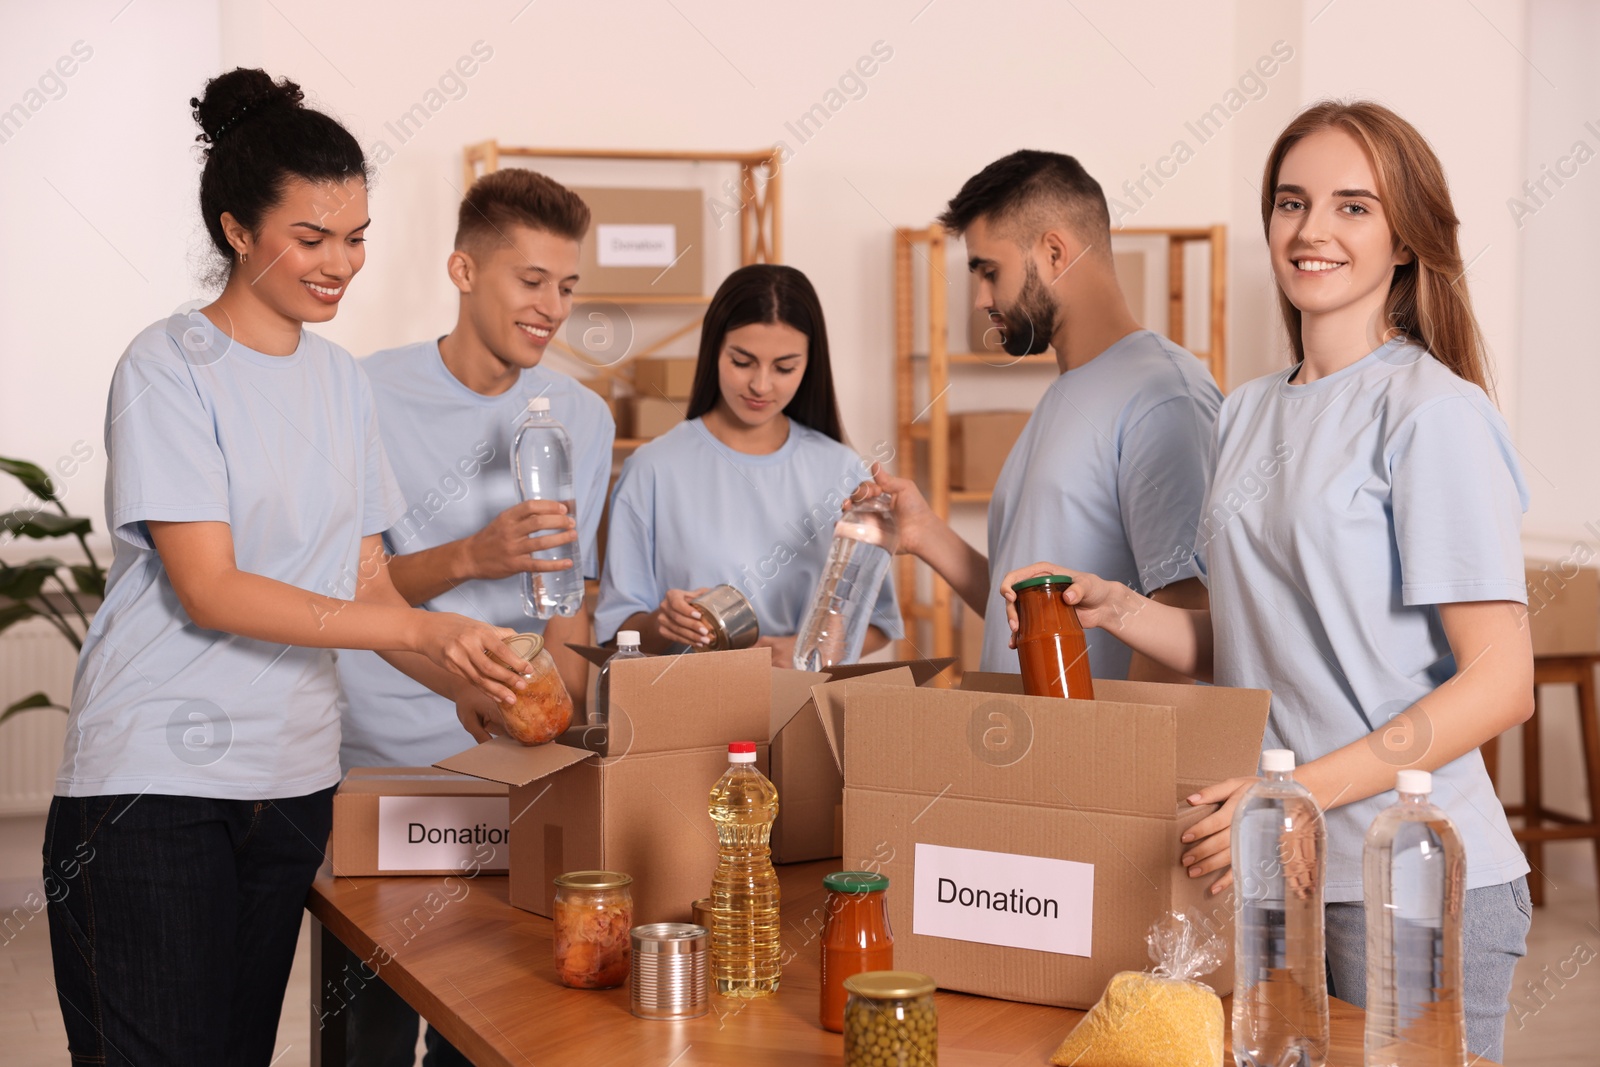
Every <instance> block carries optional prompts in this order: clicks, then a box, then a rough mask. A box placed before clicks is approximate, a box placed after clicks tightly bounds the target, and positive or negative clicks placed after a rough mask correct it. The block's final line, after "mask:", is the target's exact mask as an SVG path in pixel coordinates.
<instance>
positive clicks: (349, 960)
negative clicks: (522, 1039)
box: [344, 950, 472, 1067]
mask: <svg viewBox="0 0 1600 1067" xmlns="http://www.w3.org/2000/svg"><path fill="white" fill-rule="evenodd" d="M375 969H377V970H378V972H379V973H378V977H377V978H375V979H374V980H372V981H370V982H367V983H366V984H365V985H363V986H362V987H361V988H360V989H359V990H357V991H356V993H355V994H354V995H353V996H350V997H349V999H348V1000H347V1001H346V1002H345V1007H344V1010H345V1012H346V1015H345V1019H346V1022H345V1050H346V1052H345V1054H346V1055H347V1056H348V1057H349V1059H348V1063H349V1067H412V1065H413V1064H415V1063H416V1062H417V1022H418V1021H419V1019H420V1016H418V1015H417V1013H416V1011H415V1010H414V1009H413V1008H412V1007H411V1005H409V1004H407V1003H406V1002H405V1000H404V999H402V998H401V996H400V994H399V993H396V992H395V991H394V990H392V989H390V988H389V987H388V986H387V985H385V984H384V982H383V974H382V970H381V968H373V967H371V966H369V965H368V964H367V963H366V962H365V961H363V960H362V959H361V957H360V956H357V955H356V954H355V953H354V952H350V951H348V950H346V952H345V971H344V973H345V974H355V975H361V976H362V977H365V976H366V975H369V974H371V973H372V972H373V970H375ZM423 1042H424V1044H425V1047H426V1048H427V1053H426V1055H424V1056H423V1057H422V1067H472V1061H471V1060H469V1059H467V1058H466V1057H465V1056H463V1055H462V1054H461V1053H460V1052H459V1051H457V1050H456V1047H455V1046H454V1045H452V1044H451V1043H450V1042H448V1041H446V1040H445V1039H444V1038H443V1037H441V1036H440V1035H439V1031H437V1030H435V1029H434V1028H433V1027H431V1026H430V1027H428V1033H427V1035H426V1036H425V1037H424V1038H423Z"/></svg>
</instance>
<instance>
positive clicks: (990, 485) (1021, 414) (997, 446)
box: [950, 411, 1031, 492]
mask: <svg viewBox="0 0 1600 1067" xmlns="http://www.w3.org/2000/svg"><path fill="white" fill-rule="evenodd" d="M1030 414H1031V412H1027V411H963V412H958V413H955V414H953V415H951V416H950V488H951V489H963V490H967V491H969V492H973V491H975V492H988V491H991V490H993V489H994V483H995V482H996V481H997V480H998V479H999V477H1000V468H1001V467H1003V466H1005V462H1006V457H1007V456H1009V455H1010V454H1011V446H1013V445H1015V444H1016V443H1017V438H1018V437H1021V436H1022V428H1023V427H1024V426H1026V425H1027V424H1028V416H1029V415H1030Z"/></svg>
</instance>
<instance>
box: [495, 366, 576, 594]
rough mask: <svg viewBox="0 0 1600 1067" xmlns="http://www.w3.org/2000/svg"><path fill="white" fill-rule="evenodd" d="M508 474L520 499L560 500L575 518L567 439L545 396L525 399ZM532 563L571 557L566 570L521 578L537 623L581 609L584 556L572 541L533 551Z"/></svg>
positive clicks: (565, 431) (570, 452) (568, 442)
mask: <svg viewBox="0 0 1600 1067" xmlns="http://www.w3.org/2000/svg"><path fill="white" fill-rule="evenodd" d="M511 470H512V473H514V474H515V475H516V478H517V491H518V492H520V493H521V494H522V499H523V500H559V501H560V502H561V503H563V504H565V505H566V506H567V514H568V515H569V516H571V517H572V518H573V519H576V518H577V517H578V506H577V494H576V493H575V492H574V491H573V488H572V486H573V481H572V438H571V437H570V436H569V435H568V434H567V428H566V427H565V426H563V425H561V423H560V422H558V421H556V418H555V416H553V415H551V414H550V398H549V397H544V396H536V397H534V398H533V399H531V400H529V401H528V413H527V414H526V415H524V416H523V419H522V422H521V423H520V424H519V425H518V426H517V433H516V436H515V437H513V438H512V442H511ZM533 558H534V559H542V560H562V559H570V560H571V561H572V566H571V567H569V568H567V569H566V570H558V571H544V572H541V573H528V574H524V575H523V576H522V610H523V611H524V612H526V613H527V614H529V615H531V616H533V617H534V618H536V619H551V618H554V617H555V616H557V615H575V614H577V611H578V609H579V608H580V607H582V606H583V558H582V553H581V552H580V551H579V549H578V542H577V541H570V542H568V543H567V544H564V545H557V546H556V547H555V548H545V549H541V550H539V551H538V552H535V553H533Z"/></svg>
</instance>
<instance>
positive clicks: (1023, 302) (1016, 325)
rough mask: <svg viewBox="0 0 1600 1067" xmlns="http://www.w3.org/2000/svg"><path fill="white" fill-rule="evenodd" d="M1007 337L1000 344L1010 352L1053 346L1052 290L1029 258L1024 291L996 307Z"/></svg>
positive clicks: (1036, 351) (1016, 353)
mask: <svg viewBox="0 0 1600 1067" xmlns="http://www.w3.org/2000/svg"><path fill="white" fill-rule="evenodd" d="M995 313H996V314H998V315H999V316H1000V319H1001V326H1000V328H1001V330H1002V332H1003V336H1004V338H1005V340H1004V341H1003V342H1002V345H1001V347H1003V348H1004V349H1005V350H1006V354H1007V355H1009V356H1036V355H1038V354H1039V353H1040V352H1043V351H1044V350H1045V349H1047V348H1049V347H1050V339H1051V338H1052V337H1054V336H1055V333H1056V304H1055V301H1054V300H1052V299H1051V298H1050V290H1049V289H1048V288H1047V287H1046V286H1045V284H1044V281H1043V279H1041V278H1040V277H1039V271H1038V268H1036V267H1035V266H1034V265H1033V262H1032V261H1031V260H1030V261H1028V263H1027V273H1026V274H1025V275H1024V276H1023V281H1022V291H1021V292H1020V293H1018V294H1017V299H1016V302H1015V303H1013V304H1012V305H1011V306H1010V307H1008V308H1002V307H996V308H995Z"/></svg>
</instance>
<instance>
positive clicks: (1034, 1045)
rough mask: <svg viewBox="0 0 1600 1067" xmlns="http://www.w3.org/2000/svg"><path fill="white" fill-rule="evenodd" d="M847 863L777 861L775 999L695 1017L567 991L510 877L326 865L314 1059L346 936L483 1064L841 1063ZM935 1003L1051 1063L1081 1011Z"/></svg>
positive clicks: (1000, 1056)
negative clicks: (827, 910) (839, 984)
mask: <svg viewBox="0 0 1600 1067" xmlns="http://www.w3.org/2000/svg"><path fill="white" fill-rule="evenodd" d="M837 866H838V863H837V861H823V862H820V863H806V864H795V865H791V866H786V867H780V868H779V869H778V870H779V878H780V881H781V883H782V886H783V916H784V934H783V936H784V944H785V946H786V947H787V948H789V949H791V950H793V952H794V954H795V958H794V962H792V963H791V964H789V965H788V966H787V967H785V968H784V972H783V984H782V986H781V987H780V989H779V993H778V996H777V997H775V998H772V999H767V1000H758V1001H750V1002H734V1001H728V1000H725V999H723V998H721V997H718V996H716V995H715V994H713V995H712V997H711V1012H710V1013H709V1014H707V1015H704V1016H702V1017H700V1018H698V1019H690V1020H687V1021H685V1022H654V1021H647V1020H644V1019H637V1018H635V1017H634V1016H633V1015H632V1014H631V1013H630V1012H629V1010H628V990H627V988H626V987H624V988H621V989H613V990H606V991H598V992H597V991H585V990H575V989H566V988H564V987H562V986H560V985H558V984H557V983H556V980H555V964H554V958H553V954H552V946H551V927H550V921H549V920H548V919H542V918H540V917H539V916H537V915H533V914H531V913H529V912H525V911H521V910H518V909H516V908H513V907H511V906H510V905H509V904H508V903H507V902H506V899H507V898H506V891H507V880H506V879H505V878H504V877H499V876H488V875H479V876H478V877H476V878H467V877H450V878H432V877H407V878H334V877H332V876H331V875H329V874H328V873H327V872H326V871H324V873H323V874H322V875H321V876H320V877H319V878H318V879H317V881H316V884H315V885H313V886H312V889H311V898H310V901H309V903H308V907H309V908H310V910H311V914H312V917H313V923H312V931H313V937H312V988H313V989H314V990H316V991H317V992H316V993H315V994H314V1001H313V1013H312V1024H311V1047H312V1064H313V1065H314V1067H315V1065H321V1067H334V1065H343V1064H344V1063H345V1057H344V1040H345V1034H344V1025H343V1016H342V1015H341V1014H339V1013H338V1008H339V1005H340V1004H341V1002H342V999H341V998H342V995H343V994H342V991H343V989H346V988H348V989H350V990H358V989H359V988H360V986H361V984H362V982H363V981H364V980H371V979H370V978H368V977H367V976H366V974H365V972H351V971H347V970H345V956H344V947H345V946H348V947H349V948H350V949H351V950H353V951H354V952H355V954H356V955H357V956H359V957H361V958H362V959H363V960H376V961H377V962H378V963H379V964H380V966H379V967H378V970H379V973H380V974H381V975H382V980H383V981H386V982H388V983H389V985H390V986H392V987H393V988H394V989H395V991H396V992H398V993H399V994H400V995H401V996H402V997H404V998H405V1000H406V1002H407V1003H409V1004H410V1005H411V1006H412V1007H414V1008H416V1009H417V1010H418V1011H419V1012H420V1013H421V1014H422V1016H423V1018H425V1019H427V1020H428V1021H429V1022H430V1023H432V1024H433V1025H434V1026H435V1027H436V1028H437V1029H438V1030H439V1032H440V1033H442V1034H443V1035H444V1036H445V1037H446V1038H448V1039H449V1040H450V1042H451V1043H452V1044H454V1045H455V1046H456V1048H458V1049H460V1050H461V1051H462V1052H464V1053H466V1055H467V1056H468V1057H469V1058H471V1060H472V1061H473V1063H475V1064H478V1065H479V1067H510V1065H518V1067H527V1065H534V1064H536V1065H538V1067H563V1065H568V1064H570V1065H573V1067H599V1065H609V1064H624V1063H626V1064H642V1065H659V1067H669V1065H670V1067H697V1065H717V1067H748V1065H749V1064H753V1063H758V1064H763V1065H772V1067H787V1065H796V1067H798V1065H801V1064H807V1065H809V1064H840V1063H842V1062H843V1055H844V1043H843V1038H841V1037H840V1036H839V1035H838V1034H832V1033H829V1032H827V1031H826V1030H823V1029H822V1028H821V1027H820V1026H819V1025H818V1024H817V969H818V946H817V942H816V937H817V931H818V928H819V925H820V924H819V923H818V922H817V921H816V920H815V919H812V918H811V917H812V916H820V915H821V914H822V911H821V906H822V902H823V889H822V876H823V875H824V874H826V873H827V872H828V871H830V870H832V869H834V868H836V867H837ZM808 919H810V921H808ZM937 1001H938V1009H939V1061H940V1063H941V1064H943V1065H944V1067H962V1065H967V1064H971V1065H983V1067H991V1065H1000V1064H1034V1065H1039V1064H1047V1063H1049V1060H1050V1054H1051V1053H1052V1052H1054V1051H1055V1049H1056V1046H1057V1045H1059V1044H1060V1043H1061V1039H1062V1038H1063V1037H1065V1036H1066V1034H1067V1032H1068V1031H1070V1030H1071V1029H1072V1027H1073V1025H1074V1024H1075V1023H1076V1022H1077V1021H1078V1019H1079V1018H1080V1017H1081V1016H1082V1012H1076V1011H1069V1010H1067V1009H1064V1008H1047V1007H1040V1006H1038V1005H1034V1004H1014V1003H1011V1002H1009V1001H1003V1000H990V999H988V998H986V997H973V996H966V995H963V994H959V993H944V992H941V993H939V994H937ZM1329 1017H1330V1022H1331V1024H1332V1042H1331V1046H1332V1047H1331V1048H1330V1050H1329V1057H1328V1064H1329V1067H1347V1065H1358V1064H1360V1063H1361V1039H1362V1029H1361V1028H1362V1013H1361V1011H1360V1009H1358V1008H1354V1007H1351V1006H1350V1005H1349V1004H1346V1003H1344V1002H1343V1001H1338V1000H1334V1001H1331V1002H1330V1009H1329ZM319 1019H320V1020H321V1022H320V1025H319V1021H318V1020H319ZM1480 1063H1483V1064H1484V1067H1492V1065H1489V1064H1487V1063H1486V1062H1485V1061H1480Z"/></svg>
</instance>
